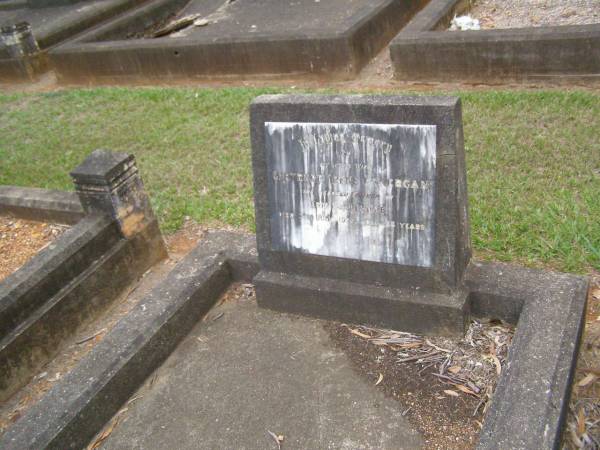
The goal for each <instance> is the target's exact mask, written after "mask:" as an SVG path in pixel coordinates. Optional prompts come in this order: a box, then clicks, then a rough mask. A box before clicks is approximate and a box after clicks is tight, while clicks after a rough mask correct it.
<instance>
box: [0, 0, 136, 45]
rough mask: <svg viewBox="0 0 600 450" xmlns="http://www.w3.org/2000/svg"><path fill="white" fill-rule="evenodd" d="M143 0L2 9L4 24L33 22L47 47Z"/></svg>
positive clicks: (0, 18) (0, 20)
mask: <svg viewBox="0 0 600 450" xmlns="http://www.w3.org/2000/svg"><path fill="white" fill-rule="evenodd" d="M141 1H143V0H86V1H81V2H78V3H75V4H72V5H59V6H47V7H43V8H31V7H28V6H27V5H25V4H23V5H15V7H14V8H11V9H9V8H6V9H0V26H5V25H14V24H15V23H18V22H22V21H26V22H29V24H31V28H32V30H33V35H34V37H35V38H36V39H37V40H38V42H39V44H40V47H41V48H45V47H48V46H50V45H53V44H55V43H57V42H59V41H60V40H62V39H65V38H67V37H70V36H72V35H74V34H75V33H77V32H79V31H81V30H83V29H85V28H86V27H89V26H91V25H93V24H95V23H97V22H98V21H100V20H103V19H106V18H107V17H111V16H112V15H113V14H116V13H117V12H119V11H123V10H125V9H127V8H129V7H131V6H133V5H135V4H138V3H141Z"/></svg>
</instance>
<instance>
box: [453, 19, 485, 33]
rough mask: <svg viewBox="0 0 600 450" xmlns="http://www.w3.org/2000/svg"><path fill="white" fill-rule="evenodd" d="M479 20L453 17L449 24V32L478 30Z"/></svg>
mask: <svg viewBox="0 0 600 450" xmlns="http://www.w3.org/2000/svg"><path fill="white" fill-rule="evenodd" d="M480 29H481V27H480V25H479V20H477V19H473V18H472V17H471V16H458V17H456V16H454V19H452V22H450V30H451V31H455V30H461V31H466V30H480Z"/></svg>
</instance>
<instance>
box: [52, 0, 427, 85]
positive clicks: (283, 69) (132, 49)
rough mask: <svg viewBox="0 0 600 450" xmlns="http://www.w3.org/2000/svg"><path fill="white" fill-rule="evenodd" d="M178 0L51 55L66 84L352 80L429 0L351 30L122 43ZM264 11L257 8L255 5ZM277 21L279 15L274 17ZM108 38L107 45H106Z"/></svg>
mask: <svg viewBox="0 0 600 450" xmlns="http://www.w3.org/2000/svg"><path fill="white" fill-rule="evenodd" d="M179 3H180V1H179V0H154V1H153V2H151V3H149V4H147V5H144V6H142V7H140V8H138V9H136V10H132V11H130V12H129V13H127V14H124V15H122V16H121V17H119V18H118V19H115V20H114V21H111V22H110V23H108V24H106V25H104V26H99V27H96V28H95V29H93V30H91V31H89V32H87V33H84V34H83V35H81V36H80V37H78V38H75V39H73V40H71V41H68V42H66V43H64V44H63V45H60V46H59V47H57V48H55V49H53V50H52V51H50V52H49V58H50V62H51V64H52V66H53V67H54V69H55V71H56V73H57V76H58V79H59V81H60V82H63V83H75V84H101V83H121V82H135V81H147V80H150V81H152V80H159V81H162V82H164V81H169V80H177V79H182V78H197V77H202V78H211V77H223V76H244V77H247V76H256V75H260V74H269V75H281V74H286V75H289V74H304V75H311V74H312V75H318V76H320V77H323V76H326V77H335V78H350V77H352V76H354V75H355V74H356V73H357V72H358V71H359V70H360V69H361V68H362V67H363V66H364V65H365V64H366V63H367V62H368V61H369V60H370V59H371V58H372V57H373V56H375V55H376V54H377V52H378V51H379V50H380V49H382V48H383V47H384V46H385V45H386V44H387V42H389V40H390V39H391V38H392V37H393V36H394V34H395V33H396V32H397V31H398V29H399V28H401V27H402V26H403V25H404V24H406V23H407V22H408V20H410V18H411V17H412V16H413V15H414V14H415V13H416V12H417V11H418V10H420V9H421V8H422V7H423V6H424V5H425V4H426V0H403V1H402V2H397V1H387V2H386V3H384V4H382V6H381V7H378V8H373V9H372V10H370V11H368V12H367V13H361V15H360V17H356V18H353V20H354V23H353V24H352V25H351V26H349V27H348V28H341V27H340V28H338V29H324V30H323V32H320V33H319V34H318V35H315V34H311V35H307V33H303V32H302V30H299V31H296V30H290V31H289V32H287V33H286V34H285V35H273V36H268V35H263V36H253V35H251V34H249V35H248V36H247V37H243V38H230V37H228V36H227V35H225V36H219V37H218V39H216V38H213V37H210V36H207V37H204V38H200V37H194V36H190V37H179V38H177V39H171V38H159V39H129V40H125V39H123V37H122V36H123V34H124V30H127V29H128V28H131V29H133V30H138V29H139V28H140V24H141V22H142V18H144V19H143V20H146V18H148V17H161V16H162V15H165V14H167V15H168V11H169V10H173V8H174V7H175V5H178V4H179ZM257 7H259V6H257ZM274 20H276V17H275V18H274ZM107 39H108V41H107Z"/></svg>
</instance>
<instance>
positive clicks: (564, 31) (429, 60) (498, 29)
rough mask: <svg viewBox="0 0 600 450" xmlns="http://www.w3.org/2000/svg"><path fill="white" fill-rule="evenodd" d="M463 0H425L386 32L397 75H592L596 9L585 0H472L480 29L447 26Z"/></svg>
mask: <svg viewBox="0 0 600 450" xmlns="http://www.w3.org/2000/svg"><path fill="white" fill-rule="evenodd" d="M471 4H472V3H471V2H466V1H462V0H432V1H431V2H430V3H429V4H428V5H427V7H425V8H424V9H423V10H422V11H421V12H420V13H419V14H417V15H416V16H415V18H414V19H413V20H412V21H411V22H410V23H409V24H408V25H407V26H406V27H405V28H404V29H403V30H402V31H401V32H400V33H399V34H398V35H397V36H396V37H395V38H394V39H393V41H392V43H391V44H390V55H391V58H392V64H393V67H394V76H395V78H397V79H399V80H407V81H410V80H414V81H439V82H460V81H465V82H470V83H491V84H493V83H501V82H511V81H527V80H531V81H544V80H545V81H551V82H569V81H571V82H572V81H575V82H578V81H583V82H585V81H595V80H597V78H598V74H600V50H599V49H600V16H598V12H597V9H598V8H597V3H596V2H593V1H590V2H570V1H566V2H544V4H543V5H542V4H541V2H538V1H536V0H529V1H523V2H508V3H507V2H494V0H482V1H480V2H474V5H475V6H474V7H473V10H472V15H473V17H474V18H475V19H478V20H479V26H480V27H481V28H482V29H480V30H473V29H470V30H467V31H448V28H449V25H450V22H451V20H452V19H453V17H455V16H457V15H461V14H468V13H469V11H470V6H471Z"/></svg>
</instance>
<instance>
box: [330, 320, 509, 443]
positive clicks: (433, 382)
mask: <svg viewBox="0 0 600 450" xmlns="http://www.w3.org/2000/svg"><path fill="white" fill-rule="evenodd" d="M476 326H477V327H478V331H477V333H478V335H477V337H476V338H475V339H474V340H475V341H479V342H480V343H483V344H484V345H483V346H481V345H476V346H474V347H472V346H470V345H468V341H469V340H471V341H473V336H472V334H473V331H472V330H471V329H470V332H469V333H471V338H469V337H467V338H466V339H463V340H451V339H444V338H431V340H429V339H421V340H422V342H423V343H424V344H425V345H421V347H419V345H418V344H415V345H416V347H415V345H411V343H410V342H408V343H403V344H401V345H402V346H403V348H398V347H396V345H382V341H381V340H379V339H377V338H369V337H368V336H369V334H373V335H374V336H381V334H380V333H379V332H376V333H372V332H370V330H371V329H368V328H364V327H353V326H347V325H340V324H335V323H330V324H327V325H326V329H327V331H328V332H329V334H330V336H331V338H332V340H333V341H334V343H335V344H336V346H338V347H339V348H341V349H343V350H344V351H345V353H346V354H347V355H348V357H349V358H350V360H351V361H352V363H353V365H354V367H355V369H356V371H357V372H358V373H359V374H360V375H361V376H362V377H363V378H365V379H366V380H367V381H368V382H370V383H374V384H376V385H378V386H380V387H381V389H383V391H384V392H385V394H386V395H387V396H389V397H392V398H394V399H395V400H397V401H399V402H400V403H401V404H402V405H403V408H406V409H405V410H404V414H405V415H406V417H407V418H408V419H409V420H410V422H411V423H412V424H413V425H414V426H415V427H416V428H417V429H418V430H419V431H420V432H421V433H422V434H423V436H424V438H425V448H427V449H436V450H437V449H439V450H450V449H456V450H465V449H470V448H474V447H475V445H476V443H477V439H478V436H479V431H480V429H481V426H482V423H483V420H484V416H485V411H486V409H487V408H486V405H487V402H488V400H489V399H490V398H491V394H492V392H493V388H494V387H495V384H496V381H497V378H498V375H499V372H500V369H499V370H498V372H496V369H495V365H496V364H495V363H494V362H491V360H490V359H489V356H490V355H489V353H492V352H493V353H494V354H496V351H495V350H491V349H490V348H489V345H493V344H492V343H493V342H494V339H495V338H496V336H502V340H504V343H505V345H506V346H508V344H509V342H510V338H511V337H512V328H510V327H505V326H502V325H499V324H498V325H497V324H495V323H490V324H487V325H483V324H476ZM472 327H473V325H472ZM494 327H496V328H501V329H502V331H501V332H499V333H491V334H490V336H489V337H485V338H483V336H484V334H486V333H489V330H492V329H493V328H494ZM387 335H388V336H389V335H390V333H388V334H387ZM391 335H393V332H391ZM490 338H491V339H490ZM495 340H496V341H497V340H498V339H497V338H496V339H495ZM440 345H443V346H444V347H446V349H449V350H450V352H451V353H450V354H448V355H442V357H441V359H437V364H431V363H430V362H431V361H432V358H427V357H425V358H423V359H424V360H425V362H423V363H421V362H419V361H418V360H414V359H413V360H412V361H407V360H408V359H410V358H406V356H407V355H406V349H409V353H410V352H413V353H415V352H416V354H417V355H419V354H420V355H423V354H424V352H428V353H432V352H431V351H432V350H436V349H438V348H439V349H442V347H440ZM424 347H425V349H423V348H424ZM469 348H471V349H472V350H474V351H469ZM465 350H467V351H465ZM506 350H507V348H505V349H504V350H503V351H502V354H500V352H498V356H499V358H500V360H498V365H502V364H503V362H504V358H505V356H506ZM461 354H462V355H463V356H464V357H460V356H459V357H458V358H456V360H453V357H455V356H456V355H461ZM399 356H400V357H399ZM401 360H404V361H406V362H400V361H401ZM444 366H445V367H444ZM486 366H487V367H488V369H491V370H485V367H486ZM440 368H443V370H439V369H440ZM448 369H450V372H448ZM482 369H483V370H482ZM442 371H443V372H444V373H445V374H446V375H450V376H449V377H448V378H455V380H456V379H458V380H468V379H469V378H471V377H469V373H468V372H475V371H479V372H480V375H481V373H484V372H486V373H487V376H485V377H481V376H478V377H472V379H474V380H476V381H477V384H478V385H479V387H476V386H473V383H467V382H466V381H460V382H456V381H455V380H449V379H443V378H440V377H439V376H436V374H437V373H438V372H442ZM465 372H467V373H465ZM452 373H455V374H457V376H456V377H453V376H452ZM463 383H464V384H463ZM475 391H478V392H475Z"/></svg>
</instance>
